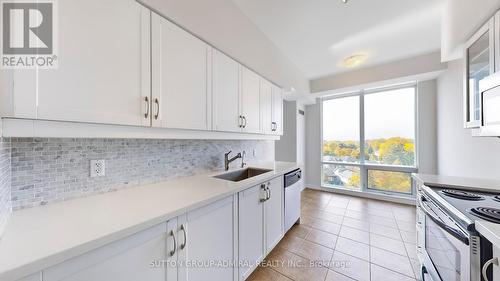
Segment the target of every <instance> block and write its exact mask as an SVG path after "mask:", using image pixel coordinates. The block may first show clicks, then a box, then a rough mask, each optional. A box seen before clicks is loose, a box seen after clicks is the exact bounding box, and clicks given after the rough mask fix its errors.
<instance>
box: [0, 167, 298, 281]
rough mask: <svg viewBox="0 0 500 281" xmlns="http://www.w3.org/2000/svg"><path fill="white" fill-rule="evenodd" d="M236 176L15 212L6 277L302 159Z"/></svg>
mask: <svg viewBox="0 0 500 281" xmlns="http://www.w3.org/2000/svg"><path fill="white" fill-rule="evenodd" d="M251 167H255V168H266V169H272V170H273V171H271V172H267V173H264V174H261V175H258V176H255V177H253V178H250V179H246V180H243V181H240V182H231V181H226V180H221V179H216V178H213V177H212V176H213V175H217V174H221V173H224V171H219V172H214V173H210V174H204V175H196V176H192V177H185V178H179V179H175V180H170V181H165V182H161V183H156V184H150V185H145V186H140V187H135V188H128V189H124V190H120V191H116V192H110V193H105V194H99V195H94V196H90V197H85V198H81V199H74V200H69V201H64V202H59V203H54V204H49V205H47V206H41V207H35V208H30V209H26V210H20V211H16V212H14V213H13V215H12V217H11V218H10V220H9V222H8V224H7V227H6V229H5V232H4V234H3V236H2V238H1V240H0V280H15V279H17V278H22V277H24V276H26V275H29V274H32V273H35V272H37V271H39V270H42V269H44V268H47V267H50V266H52V265H55V264H58V263H60V262H63V261H65V260H67V259H70V258H73V257H76V256H78V255H80V254H83V253H85V252H87V251H90V250H93V249H96V248H99V247H101V246H103V245H105V244H108V243H110V242H113V241H116V240H119V239H122V238H125V237H127V236H129V235H132V234H134V233H136V232H139V231H141V230H145V229H147V228H149V227H151V226H154V225H157V224H159V223H162V222H166V221H167V220H168V219H170V218H173V217H176V216H178V215H181V214H183V213H185V212H187V211H190V210H194V209H196V208H199V207H201V206H204V205H207V204H210V203H212V202H215V201H217V200H219V199H222V198H225V197H227V196H230V195H232V194H235V193H237V192H239V191H241V190H244V189H247V188H250V187H252V186H255V185H256V184H259V183H261V182H264V181H266V180H269V179H272V178H274V177H276V176H281V175H283V174H285V173H287V172H290V171H292V170H294V169H296V168H298V166H297V164H296V163H290V162H272V163H260V164H258V165H251Z"/></svg>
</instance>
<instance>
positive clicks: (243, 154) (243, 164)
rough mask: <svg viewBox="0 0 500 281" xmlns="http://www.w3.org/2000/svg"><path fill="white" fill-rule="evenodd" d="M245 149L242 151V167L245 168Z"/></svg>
mask: <svg viewBox="0 0 500 281" xmlns="http://www.w3.org/2000/svg"><path fill="white" fill-rule="evenodd" d="M245 154H246V152H245V150H243V152H242V153H241V168H244V167H245V165H246V164H247V163H245Z"/></svg>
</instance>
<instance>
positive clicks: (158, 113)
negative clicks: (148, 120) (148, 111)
mask: <svg viewBox="0 0 500 281" xmlns="http://www.w3.org/2000/svg"><path fill="white" fill-rule="evenodd" d="M155 104H156V114H155V120H158V116H160V101H159V100H158V99H155Z"/></svg>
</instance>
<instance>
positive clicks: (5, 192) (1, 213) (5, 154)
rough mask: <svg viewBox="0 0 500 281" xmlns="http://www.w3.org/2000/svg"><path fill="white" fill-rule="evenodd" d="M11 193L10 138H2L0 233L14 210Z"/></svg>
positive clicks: (0, 159) (0, 150)
mask: <svg viewBox="0 0 500 281" xmlns="http://www.w3.org/2000/svg"><path fill="white" fill-rule="evenodd" d="M10 194H11V193H10V140H9V139H2V138H0V234H1V233H2V232H3V229H4V227H5V224H6V223H7V220H8V218H9V215H10V213H11V212H12V208H11V207H12V205H11V198H10Z"/></svg>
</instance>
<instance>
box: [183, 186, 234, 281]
mask: <svg viewBox="0 0 500 281" xmlns="http://www.w3.org/2000/svg"><path fill="white" fill-rule="evenodd" d="M236 211H237V210H236V201H235V200H234V197H233V196H230V197H228V198H225V199H222V200H220V201H218V202H215V203H213V204H210V205H208V206H206V207H202V208H200V209H198V210H195V211H192V212H189V213H187V215H186V216H185V221H183V222H182V223H181V224H180V228H179V232H178V233H179V234H178V236H179V243H180V244H179V245H180V246H179V261H183V262H186V264H190V263H193V262H196V264H201V265H203V266H187V267H183V268H179V281H187V280H189V281H230V280H234V277H235V268H234V267H230V266H227V265H228V264H230V263H231V262H233V261H235V260H236V254H235V245H234V241H235V238H236V237H235V236H236V230H237V229H236V225H237V224H236V221H235V219H236ZM211 263H213V264H211ZM205 265H206V266H205Z"/></svg>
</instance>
